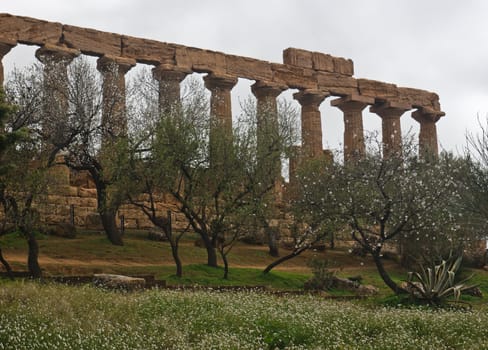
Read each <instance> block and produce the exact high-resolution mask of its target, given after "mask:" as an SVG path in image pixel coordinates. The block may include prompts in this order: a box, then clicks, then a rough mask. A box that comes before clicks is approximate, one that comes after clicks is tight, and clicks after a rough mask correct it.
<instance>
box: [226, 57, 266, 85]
mask: <svg viewBox="0 0 488 350" xmlns="http://www.w3.org/2000/svg"><path fill="white" fill-rule="evenodd" d="M226 64H227V74H229V75H235V76H239V77H242V78H247V79H255V80H271V79H272V78H273V72H272V70H271V64H270V63H269V62H266V61H261V60H256V59H254V58H249V57H242V56H234V55H227V56H226Z"/></svg>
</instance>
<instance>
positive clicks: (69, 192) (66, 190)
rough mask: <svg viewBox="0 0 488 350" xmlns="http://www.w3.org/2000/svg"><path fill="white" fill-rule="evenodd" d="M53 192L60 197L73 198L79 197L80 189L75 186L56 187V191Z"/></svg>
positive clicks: (52, 190)
mask: <svg viewBox="0 0 488 350" xmlns="http://www.w3.org/2000/svg"><path fill="white" fill-rule="evenodd" d="M51 192H55V193H56V194H57V195H59V196H66V197H72V196H77V195H78V189H77V188H76V187H73V186H69V185H66V186H55V189H54V188H53V189H51Z"/></svg>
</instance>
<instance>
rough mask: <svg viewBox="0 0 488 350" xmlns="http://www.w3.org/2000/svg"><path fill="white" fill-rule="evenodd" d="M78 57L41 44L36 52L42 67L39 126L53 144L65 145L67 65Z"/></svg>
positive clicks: (67, 86) (69, 51) (75, 53)
mask: <svg viewBox="0 0 488 350" xmlns="http://www.w3.org/2000/svg"><path fill="white" fill-rule="evenodd" d="M79 54H80V52H79V51H78V50H74V49H69V48H64V47H58V46H52V45H45V46H43V47H41V48H39V49H37V51H36V57H37V59H38V60H39V61H41V62H42V63H43V65H44V77H43V85H44V95H43V118H42V121H43V125H42V129H43V132H44V134H45V135H46V137H48V138H50V139H51V142H52V143H53V144H56V143H58V142H59V143H61V144H60V145H59V146H62V143H63V142H65V132H66V126H67V124H66V123H67V118H66V117H67V113H68V104H69V81H68V65H69V64H70V63H71V62H72V61H73V59H74V58H75V57H77V56H78V55H79Z"/></svg>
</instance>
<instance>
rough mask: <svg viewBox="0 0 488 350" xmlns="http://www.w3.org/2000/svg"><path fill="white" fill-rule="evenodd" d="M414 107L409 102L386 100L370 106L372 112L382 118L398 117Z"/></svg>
mask: <svg viewBox="0 0 488 350" xmlns="http://www.w3.org/2000/svg"><path fill="white" fill-rule="evenodd" d="M410 109H412V106H411V105H410V104H408V103H402V102H394V101H386V102H382V103H377V104H375V105H373V106H371V107H370V108H369V112H370V113H375V114H377V115H379V116H380V117H381V118H383V119H385V118H398V117H401V115H402V114H403V113H405V112H406V111H408V110H410Z"/></svg>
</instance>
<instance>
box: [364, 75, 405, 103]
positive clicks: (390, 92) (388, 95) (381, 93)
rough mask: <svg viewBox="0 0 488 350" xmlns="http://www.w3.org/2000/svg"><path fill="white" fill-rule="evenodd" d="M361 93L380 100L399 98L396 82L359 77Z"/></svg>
mask: <svg viewBox="0 0 488 350" xmlns="http://www.w3.org/2000/svg"><path fill="white" fill-rule="evenodd" d="M357 82H358V88H359V93H360V94H361V95H364V96H370V97H374V98H377V99H379V100H387V99H396V98H398V87H397V86H396V85H395V84H390V83H384V82H382V81H376V80H369V79H358V80H357Z"/></svg>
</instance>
